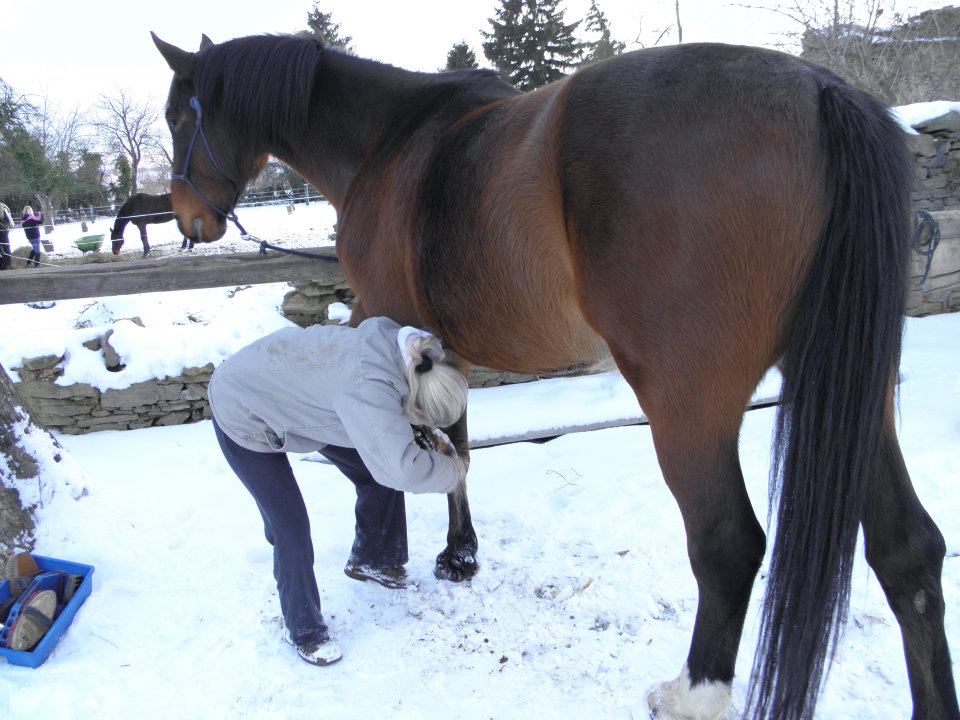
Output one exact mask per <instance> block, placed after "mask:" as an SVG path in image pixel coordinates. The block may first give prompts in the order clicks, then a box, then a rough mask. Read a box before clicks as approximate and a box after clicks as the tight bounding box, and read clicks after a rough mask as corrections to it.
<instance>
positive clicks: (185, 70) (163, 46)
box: [150, 31, 197, 80]
mask: <svg viewBox="0 0 960 720" xmlns="http://www.w3.org/2000/svg"><path fill="white" fill-rule="evenodd" d="M150 37H152V38H153V44H154V45H156V46H157V50H159V51H160V54H161V55H163V59H164V60H166V61H167V65H169V66H170V69H171V70H173V73H174V75H176V76H177V77H180V78H182V79H184V80H188V79H190V78H191V77H193V66H194V65H195V64H196V62H197V54H196V53H192V52H187V51H186V50H181V49H180V48H178V47H177V46H176V45H171V44H170V43H168V42H164V41H163V40H161V39H160V38H158V37H157V34H156V33H155V32H153V31H151V32H150Z"/></svg>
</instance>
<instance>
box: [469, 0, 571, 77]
mask: <svg viewBox="0 0 960 720" xmlns="http://www.w3.org/2000/svg"><path fill="white" fill-rule="evenodd" d="M559 2H560V0H501V4H500V7H499V8H498V9H497V15H496V17H495V18H490V25H491V28H492V31H491V32H489V33H488V32H484V33H483V35H484V37H485V38H486V40H485V41H484V43H483V54H484V55H486V57H487V59H488V60H490V62H492V63H493V64H494V65H495V66H496V67H497V69H498V70H500V74H501V75H502V76H503V78H504V79H505V80H507V82H510V83H512V84H513V85H514V86H516V87H517V88H519V89H520V90H533V89H534V88H538V87H541V86H543V85H546V84H547V83H550V82H553V81H554V80H559V79H560V78H562V77H563V76H564V74H565V71H567V70H570V69H572V68H575V67H576V66H577V64H578V61H579V59H580V57H581V55H582V54H583V45H582V43H580V42H579V41H578V40H577V39H576V38H575V37H574V36H573V31H574V30H575V29H576V28H577V26H578V25H579V24H580V23H579V22H575V23H571V24H566V23H564V21H563V10H561V9H560V8H559V7H558V4H559Z"/></svg>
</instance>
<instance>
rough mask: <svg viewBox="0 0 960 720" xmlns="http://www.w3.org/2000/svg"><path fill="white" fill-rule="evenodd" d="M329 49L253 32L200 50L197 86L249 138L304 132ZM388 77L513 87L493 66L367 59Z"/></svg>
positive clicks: (497, 90)
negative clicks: (411, 69) (417, 69)
mask: <svg viewBox="0 0 960 720" xmlns="http://www.w3.org/2000/svg"><path fill="white" fill-rule="evenodd" d="M325 53H329V54H330V56H331V60H332V56H333V55H338V56H339V55H340V53H339V51H337V50H333V49H329V48H324V47H323V46H322V45H321V43H319V42H318V41H317V40H316V39H314V38H312V37H297V36H294V35H252V36H249V37H242V38H236V39H234V40H228V41H227V42H224V43H222V44H220V45H213V46H211V47H209V48H207V49H206V50H203V51H201V52H200V54H199V57H198V60H197V67H196V69H195V71H194V87H195V91H196V93H197V96H198V97H199V98H200V102H201V103H202V105H203V107H204V108H208V107H210V108H212V107H217V108H218V109H219V112H224V113H227V114H229V115H231V116H232V117H233V118H235V120H236V123H237V126H238V130H239V131H240V132H241V133H242V134H245V135H247V136H253V137H259V138H266V139H274V138H276V137H277V134H278V132H279V131H281V130H282V131H283V132H284V133H291V132H293V133H296V134H301V133H302V132H303V131H304V130H305V128H306V123H307V117H308V114H309V110H310V103H311V99H312V98H311V95H312V92H313V89H314V87H315V84H316V80H317V73H318V71H319V67H320V62H321V59H322V58H323V56H324V54H325ZM362 62H363V63H364V64H365V66H367V68H368V72H369V71H372V72H375V73H377V74H381V75H382V76H384V77H386V76H391V75H393V74H396V75H398V76H399V75H401V74H402V75H404V76H405V77H404V79H403V80H400V79H399V77H398V78H397V82H398V83H402V84H407V83H409V82H410V80H411V78H416V79H415V80H414V82H415V83H416V84H417V85H418V86H420V87H423V88H425V89H426V88H429V87H431V86H433V87H437V86H440V85H442V86H445V87H448V88H452V87H457V88H458V89H460V90H465V91H467V92H473V93H476V94H477V95H478V96H481V97H482V96H487V95H490V94H491V93H493V94H494V95H495V96H500V95H503V94H504V93H505V92H506V93H508V94H509V93H511V92H515V91H512V90H511V89H510V88H509V86H506V85H505V84H504V83H502V82H501V81H500V80H499V75H498V74H497V73H496V71H492V70H456V71H452V72H444V73H407V72H406V71H403V70H399V69H398V68H395V67H392V66H390V65H386V64H383V63H378V62H376V61H373V60H364V61H362Z"/></svg>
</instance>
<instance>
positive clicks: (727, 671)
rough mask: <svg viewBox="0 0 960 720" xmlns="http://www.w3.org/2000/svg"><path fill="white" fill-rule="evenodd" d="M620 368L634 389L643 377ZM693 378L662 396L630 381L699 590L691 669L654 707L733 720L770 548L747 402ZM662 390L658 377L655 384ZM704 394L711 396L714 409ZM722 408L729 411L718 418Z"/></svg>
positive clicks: (665, 719)
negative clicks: (748, 477)
mask: <svg viewBox="0 0 960 720" xmlns="http://www.w3.org/2000/svg"><path fill="white" fill-rule="evenodd" d="M623 369H624V376H625V377H627V379H628V380H632V379H634V378H636V377H637V375H636V374H635V373H634V372H631V369H630V368H623ZM631 376H633V377H631ZM695 377H696V376H689V375H686V373H678V374H677V375H676V379H675V381H674V382H671V383H667V384H666V385H661V387H660V388H658V390H657V391H655V392H650V391H649V390H647V391H646V392H645V391H644V390H645V389H644V388H642V387H640V383H639V382H637V383H636V384H635V383H634V382H631V384H632V385H634V389H637V390H638V393H637V394H638V397H640V402H641V405H642V406H643V408H644V410H645V411H646V413H647V415H648V417H649V418H650V427H651V430H652V432H653V439H654V444H655V446H656V449H657V456H658V458H659V461H660V468H661V470H662V471H663V475H664V479H665V480H666V482H667V485H668V486H669V488H670V491H671V492H672V493H673V496H674V498H676V500H677V503H678V505H679V506H680V512H681V514H682V515H683V523H684V528H685V530H686V535H687V554H688V556H689V558H690V565H691V567H692V569H693V574H694V577H695V578H696V581H697V588H698V590H699V602H698V604H697V617H696V622H695V625H694V629H693V638H692V640H691V642H690V651H689V654H688V655H687V662H686V664H685V666H684V668H683V670H682V671H681V673H680V676H679V677H677V678H676V679H675V680H672V681H670V682H667V683H662V684H660V685H658V686H657V687H655V688H654V689H653V690H652V691H651V692H650V694H649V696H648V698H647V701H648V704H649V707H650V710H651V711H652V712H653V714H654V717H656V718H658V720H719V718H724V717H726V713H727V711H728V710H729V708H730V699H731V690H730V687H731V683H732V681H733V673H734V665H735V663H736V657H737V649H738V647H739V645H740V634H741V631H742V629H743V621H744V616H745V614H746V611H747V604H748V603H749V600H750V592H751V589H752V587H753V581H754V578H755V576H756V574H757V570H758V569H759V567H760V562H761V560H762V559H763V554H764V549H765V538H764V533H763V529H762V528H761V526H760V524H759V523H758V522H757V518H756V516H755V515H754V512H753V508H752V507H751V505H750V500H749V498H748V497H747V492H746V488H745V487H744V482H743V475H742V473H741V470H740V460H739V456H738V451H737V438H738V433H739V428H740V421H741V418H742V414H743V408H744V406H745V405H746V402H747V399H748V398H749V393H747V395H746V397H743V396H742V395H738V396H734V395H736V394H731V395H730V396H728V397H726V398H720V397H719V395H720V394H721V393H723V392H724V388H723V385H724V383H723V382H722V381H720V380H719V379H716V378H715V379H714V380H717V382H714V381H713V380H711V379H705V380H703V381H700V382H698V381H696V380H695V379H694V378H695ZM663 382H664V381H663V379H662V378H661V380H660V381H659V382H658V384H659V383H663ZM638 388H639V389H638ZM705 395H713V397H712V398H711V400H712V402H711V403H708V402H706V401H705V400H704V396H705ZM720 406H722V407H724V408H726V411H725V412H717V408H718V407H720Z"/></svg>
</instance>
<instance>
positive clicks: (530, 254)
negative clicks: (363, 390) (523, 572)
mask: <svg viewBox="0 0 960 720" xmlns="http://www.w3.org/2000/svg"><path fill="white" fill-rule="evenodd" d="M154 40H155V42H156V44H157V47H158V48H159V50H160V52H161V54H162V55H163V56H164V58H165V59H166V61H167V63H168V64H169V65H170V67H171V69H172V70H173V72H174V77H173V82H172V85H171V88H170V94H169V98H168V100H167V108H166V118H167V122H168V124H169V126H170V130H171V132H172V135H173V143H174V168H175V169H177V170H178V171H179V173H178V174H177V175H174V176H173V182H172V184H171V192H172V199H173V209H174V212H175V213H176V215H177V221H178V222H179V223H180V227H181V230H182V231H183V232H184V233H185V234H186V235H188V236H189V237H191V238H193V239H195V240H199V241H212V240H216V239H218V238H219V237H221V236H222V235H223V233H224V229H225V223H226V219H227V217H228V216H229V215H230V214H231V213H232V210H233V207H234V206H235V204H236V202H237V199H238V198H239V196H240V193H241V191H242V190H243V188H244V186H245V185H246V183H247V182H248V181H249V180H250V178H251V177H253V176H254V175H255V173H256V172H257V171H258V169H259V168H260V167H262V165H263V163H264V162H265V161H266V158H267V156H268V154H272V155H275V156H276V157H278V158H280V159H281V160H283V161H284V162H286V163H288V164H290V165H291V166H293V167H294V168H296V169H297V171H298V172H300V173H301V174H303V175H304V176H305V177H307V178H308V179H309V180H310V182H311V183H312V184H313V185H315V186H316V187H317V188H319V189H320V190H321V192H323V194H324V195H325V196H326V197H327V198H329V200H330V201H331V202H332V203H333V205H334V206H335V207H336V208H337V211H338V216H339V228H338V238H337V252H338V254H339V256H340V259H341V262H342V264H343V267H344V269H345V271H346V274H347V276H348V278H349V280H350V283H351V285H352V287H353V289H354V290H355V291H356V293H357V296H358V297H359V299H360V305H359V306H358V309H357V311H356V312H355V314H354V322H356V321H358V320H359V319H360V318H362V317H365V316H371V315H389V316H391V317H393V318H394V319H395V320H397V321H399V322H402V323H409V324H413V325H419V326H421V327H426V328H429V329H431V330H433V331H434V332H437V333H439V334H440V335H441V336H442V337H443V339H444V341H445V343H446V344H447V345H448V346H449V347H450V348H452V349H453V350H454V351H455V352H456V354H457V355H458V356H459V357H460V358H462V360H463V361H465V362H470V363H478V364H482V365H487V366H491V367H496V368H503V369H507V370H516V371H523V372H538V371H546V370H556V369H558V368H563V367H567V366H571V365H578V364H580V365H586V364H591V363H594V362H597V361H600V360H602V359H603V358H604V357H605V356H607V354H608V353H609V354H611V355H612V357H613V359H614V360H615V361H616V364H617V366H618V367H619V369H620V371H621V372H622V373H623V376H624V377H625V378H626V379H627V381H628V382H629V383H630V385H631V386H632V388H633V389H634V391H635V392H636V395H637V398H638V399H639V401H640V404H641V405H642V407H643V409H644V410H645V412H646V414H647V415H648V417H649V419H650V425H651V428H652V432H653V438H654V442H655V444H656V450H657V456H658V459H659V461H660V467H661V468H662V471H663V475H664V478H665V480H666V482H667V484H668V486H669V488H670V490H671V491H672V492H673V495H674V497H675V498H676V500H677V502H678V503H679V506H680V510H681V512H682V515H683V520H684V525H685V529H686V533H687V543H688V545H687V546H688V553H689V557H690V563H691V565H692V568H693V572H694V575H695V576H696V580H697V584H698V587H699V606H698V609H697V617H696V625H695V627H694V632H693V638H692V642H691V646H690V651H689V654H688V656H687V660H686V664H685V666H684V668H683V670H682V672H681V674H680V677H678V678H677V679H676V680H674V681H671V682H668V683H664V684H663V685H661V686H658V687H657V688H656V689H655V690H654V691H653V692H651V694H650V696H649V698H648V701H649V703H650V707H651V710H652V711H653V713H654V715H655V716H656V717H658V718H697V719H705V718H711V719H712V718H719V717H721V716H722V715H724V713H726V711H727V708H728V707H729V704H730V695H731V693H730V685H731V681H732V678H733V673H734V661H735V658H736V654H737V648H738V645H739V642H740V635H741V630H742V626H743V621H744V615H745V613H746V609H747V603H748V600H749V596H750V592H751V588H752V585H753V582H754V578H755V576H756V574H757V570H758V568H759V567H760V563H761V560H762V559H763V557H764V548H765V537H764V532H763V529H762V527H761V525H760V523H759V522H758V521H757V519H756V516H755V515H754V512H753V509H752V508H751V505H750V502H749V500H748V497H747V493H746V491H745V489H744V482H743V477H742V474H741V470H740V463H739V459H738V451H737V438H738V432H739V428H740V424H741V420H742V416H743V413H744V408H745V406H746V404H747V402H748V400H749V397H750V394H751V392H752V391H753V389H754V387H755V386H756V384H757V382H758V381H759V379H760V378H761V376H762V375H763V374H764V372H765V371H766V370H767V368H769V367H770V366H772V365H774V364H777V363H779V364H780V367H781V369H782V372H783V376H784V386H783V404H782V406H781V409H780V414H779V420H778V426H777V428H778V430H777V442H776V455H775V456H776V467H775V468H774V474H773V476H772V478H773V479H772V481H771V484H772V494H773V500H774V505H775V506H776V508H777V514H776V531H775V542H774V549H773V555H772V560H771V564H770V569H769V573H768V576H767V588H766V595H765V600H764V606H763V614H762V628H761V639H760V644H759V647H758V649H757V654H756V657H755V661H754V672H753V676H752V679H751V683H750V693H749V699H748V709H747V714H748V715H750V716H751V717H757V718H777V720H801V719H805V718H809V717H811V716H812V714H813V710H814V706H815V703H816V699H817V696H818V693H819V690H820V687H821V684H822V681H823V679H824V676H825V673H826V668H827V664H828V661H827V657H828V651H830V650H831V648H832V647H833V646H835V644H836V642H837V640H838V638H839V635H840V633H841V630H842V627H843V624H844V621H845V617H846V611H847V606H848V596H849V588H850V573H851V564H852V562H853V555H854V551H855V547H856V538H857V531H858V527H859V526H861V525H862V527H863V530H864V533H865V537H866V553H867V559H868V560H869V562H870V564H871V566H872V567H873V569H874V570H875V572H876V574H877V576H878V577H879V579H880V582H881V584H882V586H883V589H884V591H885V592H886V594H887V597H888V599H889V602H890V605H891V607H892V609H893V612H894V613H895V614H896V617H897V620H898V621H899V623H900V626H901V630H902V633H903V639H904V647H905V651H906V659H907V666H908V671H909V676H910V691H911V694H912V697H913V703H914V717H915V718H927V719H930V718H938V719H942V718H951V719H953V720H956V719H957V718H960V711H958V707H957V699H956V691H955V689H954V683H953V678H952V670H951V664H950V657H949V652H948V648H947V642H946V636H945V634H944V626H943V621H944V601H943V593H942V590H941V583H940V571H941V566H942V562H943V556H944V541H943V538H942V536H941V534H940V532H939V530H938V529H937V527H936V526H935V525H934V523H933V521H932V520H931V519H930V517H929V515H928V514H927V513H926V511H925V510H924V508H923V507H922V506H921V504H920V501H919V500H918V499H917V496H916V495H915V493H914V491H913V488H912V485H911V482H910V478H909V475H908V474H907V470H906V468H905V466H904V462H903V458H902V456H901V453H900V449H899V445H898V443H897V438H896V433H895V428H894V384H895V378H896V373H897V366H898V360H899V352H900V336H901V327H902V308H903V302H904V295H905V289H906V282H907V280H906V263H907V255H908V247H909V239H908V232H909V209H908V202H907V201H908V195H909V190H910V183H911V169H910V164H909V159H908V156H907V154H906V152H905V149H904V148H905V146H904V140H903V137H902V133H901V131H900V129H899V128H898V126H897V125H896V124H895V123H894V122H893V121H892V120H891V118H890V116H889V114H888V111H887V109H886V108H884V107H882V106H881V105H880V104H878V103H877V102H876V101H875V100H873V99H872V98H870V97H869V96H867V95H865V94H864V93H862V92H860V91H858V90H856V89H854V88H852V87H849V86H847V85H845V84H844V83H843V82H842V81H841V80H839V79H838V78H836V77H835V76H833V75H832V74H830V73H828V72H827V71H825V70H823V69H821V68H818V67H816V66H813V65H811V64H809V63H806V62H804V61H801V60H799V59H797V58H794V57H790V56H788V55H783V54H779V53H776V52H771V51H766V50H759V49H751V48H742V47H730V46H723V45H685V46H677V47H667V48H657V49H652V50H644V51H640V52H636V53H628V54H625V55H621V56H619V57H616V58H613V59H611V60H608V61H606V62H603V63H598V64H596V65H593V66H590V67H588V68H585V69H583V70H580V71H578V72H577V73H576V74H574V75H572V76H570V77H568V78H565V79H563V80H561V81H559V82H556V83H554V84H552V85H549V86H547V87H543V88H540V89H538V90H536V91H533V92H530V93H526V94H521V93H519V92H517V91H516V90H514V89H513V88H511V87H510V86H508V85H507V84H505V83H503V82H501V81H500V80H499V79H498V78H497V77H496V76H495V75H494V74H493V73H490V72H486V71H466V72H453V73H445V74H423V73H413V72H406V71H404V70H400V69H397V68H393V67H390V66H387V65H382V64H380V63H376V62H372V61H369V60H364V59H361V58H357V57H352V56H348V55H344V54H341V53H338V52H335V51H333V50H329V49H324V48H322V47H320V46H319V45H317V44H316V43H315V42H314V41H312V40H303V39H296V38H290V37H250V38H241V39H237V40H231V41H229V42H226V43H223V44H221V45H214V44H212V43H211V42H210V41H209V40H208V39H207V38H206V37H204V42H203V44H202V45H201V48H200V51H199V52H198V53H191V52H187V51H183V50H180V49H178V48H175V47H173V46H171V45H169V44H167V43H164V42H163V41H161V40H159V39H157V38H156V37H154ZM452 432H453V436H454V437H455V439H456V442H457V443H458V446H459V447H460V448H461V449H464V448H465V443H466V427H465V424H464V422H463V421H461V422H460V423H459V424H458V425H457V426H456V427H455V428H453V429H452ZM449 504H450V511H451V513H450V514H451V524H450V532H449V535H448V546H447V549H446V550H445V551H444V552H443V553H441V555H440V557H439V558H438V563H437V572H438V575H439V576H442V577H454V578H460V577H464V576H468V575H470V574H472V572H473V571H475V569H476V562H475V557H474V555H475V551H476V536H475V534H474V532H473V528H472V526H471V523H470V515H469V508H468V505H467V501H466V496H465V495H460V496H451V498H450V501H449Z"/></svg>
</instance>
